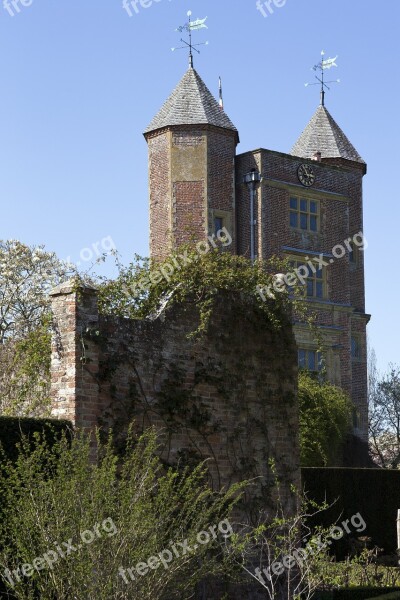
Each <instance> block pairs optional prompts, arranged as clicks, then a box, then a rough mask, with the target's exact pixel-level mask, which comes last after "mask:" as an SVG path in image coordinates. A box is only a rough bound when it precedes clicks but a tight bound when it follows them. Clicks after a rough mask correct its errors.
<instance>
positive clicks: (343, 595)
mask: <svg viewBox="0 0 400 600" xmlns="http://www.w3.org/2000/svg"><path fill="white" fill-rule="evenodd" d="M384 589H385V588H380V587H350V588H347V589H342V590H332V591H331V592H317V593H316V594H315V595H314V597H313V600H377V598H376V597H375V598H373V597H372V596H371V594H382V592H383V590H384ZM386 589H387V590H388V591H391V588H386ZM393 593H394V594H399V592H393ZM381 597H382V598H388V600H389V595H383V596H379V598H381ZM394 598H399V595H395V596H394ZM390 600H391V599H390Z"/></svg>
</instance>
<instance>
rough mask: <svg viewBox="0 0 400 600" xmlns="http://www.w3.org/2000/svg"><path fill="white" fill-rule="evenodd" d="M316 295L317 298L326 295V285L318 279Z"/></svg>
mask: <svg viewBox="0 0 400 600" xmlns="http://www.w3.org/2000/svg"><path fill="white" fill-rule="evenodd" d="M315 295H316V297H317V298H322V297H323V295H324V286H323V284H322V281H317V283H316V284H315Z"/></svg>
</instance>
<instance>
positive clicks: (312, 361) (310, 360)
mask: <svg viewBox="0 0 400 600" xmlns="http://www.w3.org/2000/svg"><path fill="white" fill-rule="evenodd" d="M308 368H309V370H310V371H316V368H315V352H309V353H308Z"/></svg>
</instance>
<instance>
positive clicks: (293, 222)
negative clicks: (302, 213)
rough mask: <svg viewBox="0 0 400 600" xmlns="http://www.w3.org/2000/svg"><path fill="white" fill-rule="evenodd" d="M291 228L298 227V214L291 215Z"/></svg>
mask: <svg viewBox="0 0 400 600" xmlns="http://www.w3.org/2000/svg"><path fill="white" fill-rule="evenodd" d="M290 226H291V227H298V218H297V213H294V212H291V213H290Z"/></svg>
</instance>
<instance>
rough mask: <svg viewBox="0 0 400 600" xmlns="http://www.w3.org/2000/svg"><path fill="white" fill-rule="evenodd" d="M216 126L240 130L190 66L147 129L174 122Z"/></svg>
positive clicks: (174, 123)
mask: <svg viewBox="0 0 400 600" xmlns="http://www.w3.org/2000/svg"><path fill="white" fill-rule="evenodd" d="M202 124H207V125H214V126H215V127H223V128H224V129H230V130H232V131H235V132H236V134H237V137H238V138H239V135H238V131H237V129H236V127H235V126H234V125H233V123H232V121H231V120H230V119H229V117H228V115H226V113H225V112H224V111H223V109H222V108H221V107H220V106H219V104H218V102H217V101H216V99H215V98H214V96H213V95H212V94H211V92H210V90H209V89H208V88H207V86H206V84H205V83H204V81H203V80H202V79H201V77H200V75H199V74H198V73H197V71H196V70H195V69H193V68H192V67H190V68H189V69H188V70H187V71H186V73H185V75H184V76H183V77H182V79H181V81H180V82H179V83H178V85H177V86H176V88H175V89H174V91H173V92H172V94H171V95H170V97H169V98H168V100H167V101H166V102H165V103H164V105H163V107H162V108H161V110H160V111H159V112H158V113H157V115H156V116H155V117H154V119H153V120H152V122H151V123H150V125H149V126H148V127H147V128H146V130H145V132H144V133H145V134H146V133H150V132H151V131H155V130H156V129H161V128H163V127H168V126H170V125H202Z"/></svg>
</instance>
